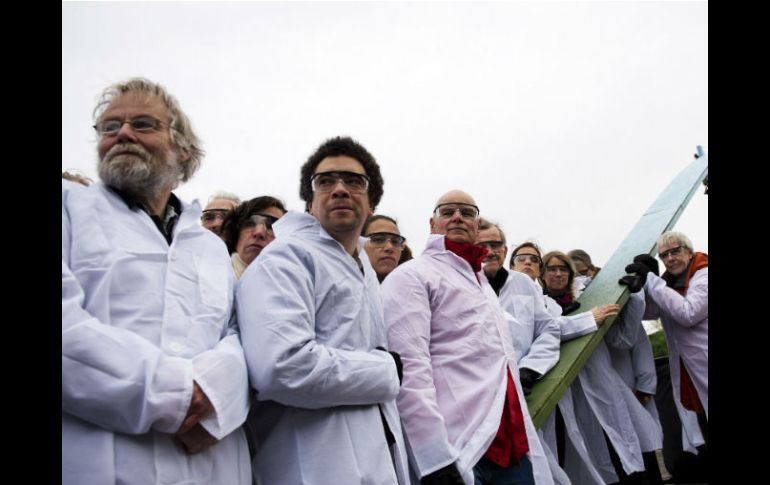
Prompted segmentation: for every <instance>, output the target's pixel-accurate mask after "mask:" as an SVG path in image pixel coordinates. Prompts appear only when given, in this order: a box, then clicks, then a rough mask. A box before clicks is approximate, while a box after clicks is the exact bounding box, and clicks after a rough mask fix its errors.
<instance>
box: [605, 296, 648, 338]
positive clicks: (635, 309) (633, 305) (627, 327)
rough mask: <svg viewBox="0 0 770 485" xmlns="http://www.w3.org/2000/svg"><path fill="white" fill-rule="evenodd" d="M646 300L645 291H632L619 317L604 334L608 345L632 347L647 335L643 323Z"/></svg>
mask: <svg viewBox="0 0 770 485" xmlns="http://www.w3.org/2000/svg"><path fill="white" fill-rule="evenodd" d="M644 300H645V298H644V291H639V292H637V293H631V295H630V296H629V298H628V301H627V302H626V304H625V306H624V307H623V309H622V310H621V311H620V314H619V315H618V318H617V319H616V320H615V321H614V322H613V323H612V326H611V327H610V328H609V330H607V333H606V334H604V340H605V341H606V342H607V345H610V346H611V347H614V348H616V349H631V348H632V347H634V346H635V345H636V343H637V342H638V341H639V340H640V339H641V338H642V337H646V334H645V332H644V326H643V325H642V317H643V316H644V309H645V303H644Z"/></svg>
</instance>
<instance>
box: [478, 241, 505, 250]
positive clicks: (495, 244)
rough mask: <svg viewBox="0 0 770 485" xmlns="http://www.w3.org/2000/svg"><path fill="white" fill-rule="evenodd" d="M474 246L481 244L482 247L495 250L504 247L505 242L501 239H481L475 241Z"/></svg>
mask: <svg viewBox="0 0 770 485" xmlns="http://www.w3.org/2000/svg"><path fill="white" fill-rule="evenodd" d="M476 246H481V247H483V248H487V249H489V250H490V251H496V250H498V249H500V248H502V247H504V246H505V243H504V242H503V241H481V242H477V243H476Z"/></svg>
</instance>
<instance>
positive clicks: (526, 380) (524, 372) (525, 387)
mask: <svg viewBox="0 0 770 485" xmlns="http://www.w3.org/2000/svg"><path fill="white" fill-rule="evenodd" d="M538 379H540V373H539V372H537V371H534V370H532V369H527V368H526V367H522V368H520V369H519V380H520V381H521V390H522V391H524V395H525V396H529V393H531V392H532V386H534V385H535V381H537V380H538Z"/></svg>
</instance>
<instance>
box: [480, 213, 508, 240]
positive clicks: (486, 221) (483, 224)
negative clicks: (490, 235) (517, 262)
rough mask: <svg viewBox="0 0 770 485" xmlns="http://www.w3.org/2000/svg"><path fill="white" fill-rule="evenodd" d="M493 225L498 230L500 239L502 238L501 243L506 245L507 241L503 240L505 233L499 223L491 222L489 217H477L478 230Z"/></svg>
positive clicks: (489, 227) (483, 229)
mask: <svg viewBox="0 0 770 485" xmlns="http://www.w3.org/2000/svg"><path fill="white" fill-rule="evenodd" d="M493 227H494V228H495V229H497V230H498V231H499V232H500V239H502V240H503V245H504V246H506V247H507V243H506V242H505V233H504V232H503V228H502V227H500V224H498V223H496V222H492V221H490V220H489V219H484V218H483V217H479V231H486V230H487V229H491V228H493Z"/></svg>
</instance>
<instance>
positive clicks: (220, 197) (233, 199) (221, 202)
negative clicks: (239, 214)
mask: <svg viewBox="0 0 770 485" xmlns="http://www.w3.org/2000/svg"><path fill="white" fill-rule="evenodd" d="M240 203H241V199H240V198H239V197H238V196H237V195H235V194H231V193H230V192H217V193H215V194H214V195H212V196H211V197H209V202H208V204H206V207H204V208H203V213H202V214H201V225H203V227H205V228H206V229H208V230H209V231H211V232H213V233H214V234H216V235H217V236H220V237H222V222H223V221H224V220H225V216H226V215H227V214H229V213H230V212H231V211H232V210H233V209H235V208H236V207H237V206H238V204H240Z"/></svg>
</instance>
